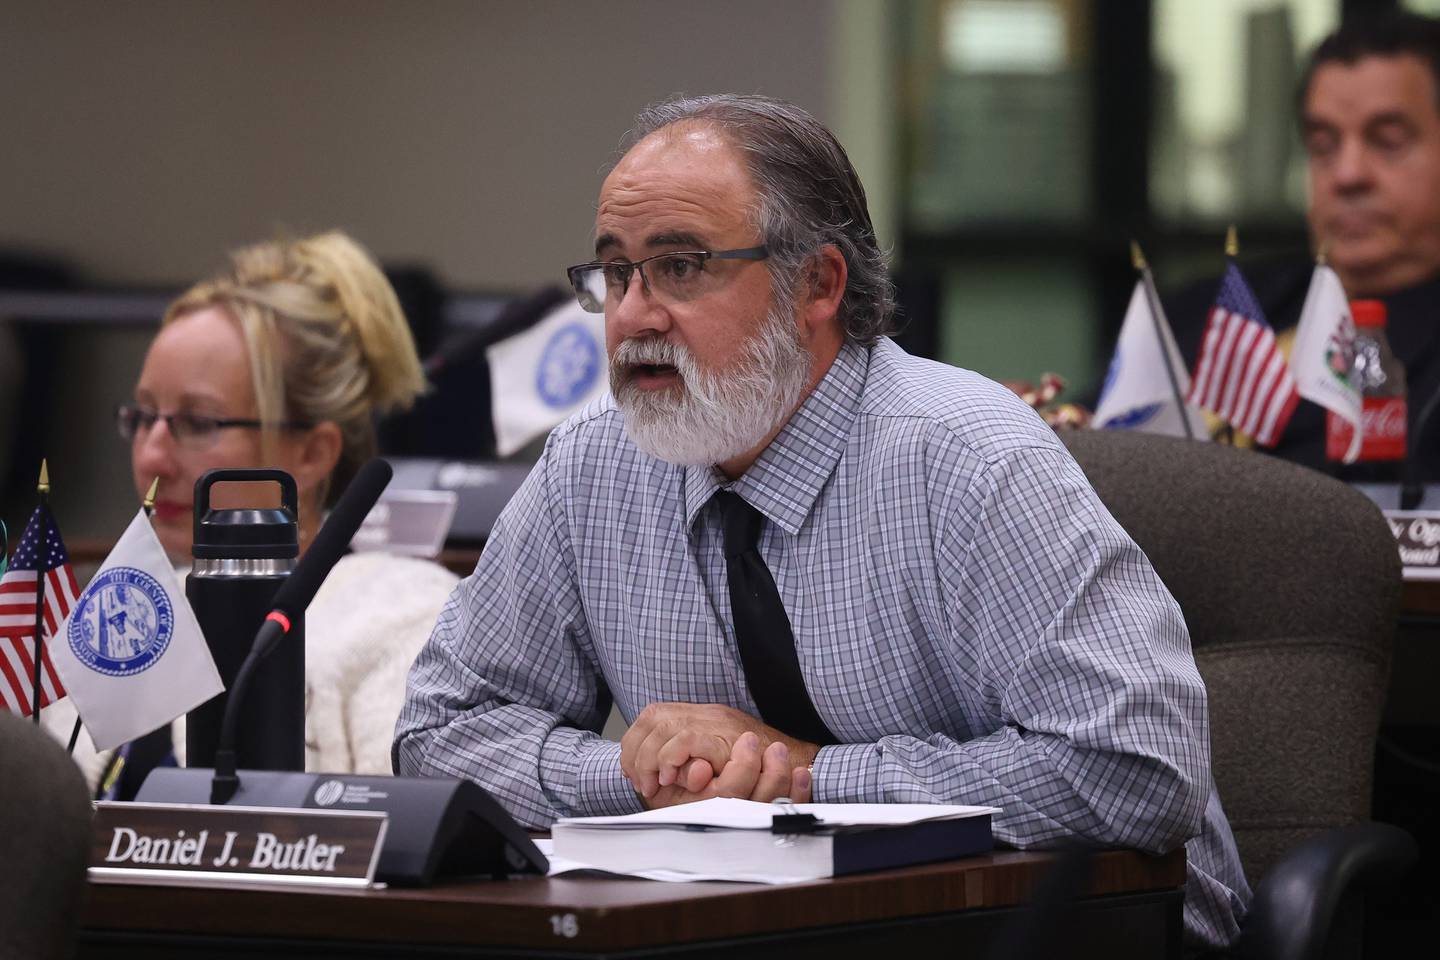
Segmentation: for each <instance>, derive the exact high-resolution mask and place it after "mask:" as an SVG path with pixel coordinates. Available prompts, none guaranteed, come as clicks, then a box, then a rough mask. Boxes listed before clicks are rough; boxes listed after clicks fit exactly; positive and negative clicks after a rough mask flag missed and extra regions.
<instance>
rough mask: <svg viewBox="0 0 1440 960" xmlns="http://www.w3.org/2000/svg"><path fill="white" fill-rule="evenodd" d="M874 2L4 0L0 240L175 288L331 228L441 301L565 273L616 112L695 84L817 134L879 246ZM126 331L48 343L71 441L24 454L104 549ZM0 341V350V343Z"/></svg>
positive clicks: (118, 506) (118, 484)
mask: <svg viewBox="0 0 1440 960" xmlns="http://www.w3.org/2000/svg"><path fill="white" fill-rule="evenodd" d="M884 10H885V8H884V5H883V4H881V3H878V2H875V0H724V2H716V0H703V2H694V0H603V2H590V0H583V2H582V0H472V2H459V0H244V2H241V0H234V2H211V0H148V2H140V0H88V2H76V0H0V250H4V249H6V248H11V249H15V248H19V249H27V250H33V251H38V252H42V253H48V254H52V255H55V256H58V257H62V258H64V259H66V260H68V261H70V262H72V263H73V264H74V265H76V266H77V267H79V268H80V270H81V271H82V273H83V275H84V276H86V277H87V278H88V279H90V280H91V281H93V282H96V283H105V284H117V285H122V286H132V285H160V286H179V285H182V284H184V283H186V282H188V281H189V280H192V279H193V278H195V277H196V276H197V275H200V274H202V273H204V272H208V271H209V270H210V269H212V268H213V267H214V266H215V265H216V264H218V263H219V261H220V258H221V256H222V253H223V251H224V250H226V249H227V248H229V247H233V246H235V245H238V244H241V243H245V242H248V241H251V240H253V239H256V238H259V237H263V236H266V235H269V234H270V233H272V232H273V231H274V230H275V229H277V228H280V227H284V228H288V229H290V230H291V231H297V232H298V231H306V230H314V229H322V228H326V227H330V226H340V227H343V228H345V229H348V230H350V231H352V232H353V233H354V234H355V235H356V236H357V237H359V238H360V239H361V240H362V241H364V242H365V243H366V244H368V245H369V246H370V247H371V248H372V249H373V250H374V251H375V252H376V253H377V254H378V255H379V256H380V257H381V258H382V259H383V260H385V261H387V262H389V263H393V264H401V263H415V264H426V265H429V266H430V267H432V268H433V269H434V270H435V271H436V272H437V274H438V276H439V277H440V279H441V281H442V282H444V283H446V284H448V285H449V286H450V287H451V288H452V289H457V290H486V289H489V290H519V289H524V288H526V287H530V286H533V285H536V284H540V283H544V282H556V281H561V280H563V274H562V272H561V271H562V269H563V267H564V265H566V264H568V263H573V262H575V261H577V260H580V259H583V258H584V257H585V256H586V254H587V252H588V246H589V243H588V241H589V233H590V226H591V220H592V217H593V212H594V203H595V195H596V192H597V189H598V187H599V184H600V180H601V179H602V177H603V170H604V168H605V167H606V165H607V164H608V163H609V162H610V161H611V160H612V159H613V157H614V153H615V149H616V146H617V143H618V141H619V138H620V135H621V133H622V132H623V131H624V130H625V128H626V127H627V126H628V125H629V122H630V120H631V118H632V117H633V115H634V112H635V111H636V110H637V109H638V108H639V107H640V106H642V105H644V104H645V103H648V102H651V101H654V100H656V99H659V98H662V97H665V96H667V95H669V94H672V93H676V92H689V93H699V92H714V91H736V92H756V93H766V94H771V95H774V96H779V97H784V98H787V99H791V100H795V101H797V102H799V103H801V104H803V105H805V106H806V107H808V108H810V109H811V110H812V111H813V112H815V113H816V114H817V115H818V116H819V117H820V118H821V119H822V120H824V121H826V122H828V123H830V124H831V125H832V126H833V127H834V128H835V130H836V132H837V133H838V134H839V135H840V137H841V139H842V140H843V141H844V142H845V144H846V146H847V148H848V149H849V151H850V153H851V156H852V157H853V158H854V161H855V163H856V166H857V168H858V169H859V171H860V173H861V176H862V177H863V178H864V179H865V181H866V184H867V187H868V189H869V193H870V197H871V205H872V208H873V212H874V214H875V218H876V224H877V227H878V229H879V232H880V236H881V239H882V241H885V240H887V238H888V237H890V236H893V232H892V230H891V224H892V223H893V216H892V215H891V214H890V211H891V209H892V206H893V205H892V204H891V203H890V195H891V191H890V186H891V181H892V179H893V178H892V176H891V169H892V165H893V161H892V157H893V140H892V138H893V133H892V128H891V122H890V117H891V114H892V111H891V110H890V106H889V104H890V103H891V97H890V90H891V87H890V85H889V83H888V74H887V59H886V58H887V54H888V48H887V47H886V39H885V38H886V30H885V26H886V18H885V12H884ZM0 322H3V320H0ZM3 332H4V331H0V333H3ZM148 337H149V334H148V332H147V331H145V330H142V329H135V328H129V329H114V328H108V329H107V328H99V327H93V326H82V327H74V328H68V329H67V332H66V334H65V337H64V340H63V344H62V345H61V356H62V360H61V366H62V370H61V375H60V377H59V378H57V379H58V380H59V381H63V382H58V383H52V384H49V385H48V386H49V388H50V389H49V390H48V392H49V393H50V398H49V399H47V400H45V401H43V402H46V403H49V404H51V405H52V407H53V409H52V422H55V423H64V424H68V425H70V427H69V428H68V429H66V430H64V431H56V434H57V435H56V436H54V437H53V438H52V439H51V442H50V443H49V444H48V445H47V451H46V452H47V454H48V455H49V457H50V462H51V466H52V470H54V471H55V473H56V476H57V483H56V488H55V502H56V509H57V513H58V514H59V515H60V516H61V518H62V523H63V524H64V529H65V530H66V531H67V536H72V537H74V536H96V537H106V536H113V535H115V534H116V533H118V531H119V530H120V529H121V528H122V527H123V525H124V522H125V520H126V519H127V518H128V517H129V515H130V513H131V511H133V509H134V496H133V494H131V492H130V490H129V487H130V481H129V470H128V456H127V451H126V448H125V447H124V445H123V444H121V443H120V441H119V440H118V439H117V438H115V437H114V436H113V428H112V426H111V423H110V411H111V410H112V409H113V405H114V404H115V403H117V402H120V401H121V400H124V399H126V398H127V397H128V396H129V394H130V391H131V387H132V384H133V382H134V377H135V375H136V372H137V371H138V369H139V366H140V361H141V358H142V357H143V353H144V348H145V345H146V342H147V340H148ZM9 343H11V341H9V340H8V339H7V338H5V337H0V351H4V350H6V349H7V344H9ZM12 349H13V347H12ZM7 359H8V358H5V357H0V361H5V360H7ZM6 366H7V364H6V363H4V362H0V369H4V368H5V367H6ZM13 385H14V384H13V381H11V386H12V387H13ZM3 386H4V384H0V387H3ZM42 389H43V388H42ZM37 402H42V401H39V400H37V394H36V392H35V390H34V389H32V388H30V387H26V388H24V389H23V390H21V391H16V392H7V391H6V390H4V389H0V421H7V420H13V418H16V417H19V416H24V415H26V408H27V405H30V404H34V403H37ZM6 408H8V409H6ZM5 426H8V423H5V422H0V435H3V434H4V433H5V430H4V429H3V427H5ZM5 453H6V451H4V450H3V449H0V457H3V456H4V455H5ZM3 466H4V464H0V467H3ZM15 516H18V514H16V515H15ZM6 518H7V519H11V520H13V519H14V517H13V516H12V515H11V513H10V512H7V513H6Z"/></svg>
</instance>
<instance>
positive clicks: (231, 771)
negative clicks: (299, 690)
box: [210, 614, 286, 804]
mask: <svg viewBox="0 0 1440 960" xmlns="http://www.w3.org/2000/svg"><path fill="white" fill-rule="evenodd" d="M274 617H275V615H274V614H271V615H270V616H269V617H267V618H266V620H265V622H264V623H263V624H261V625H260V629H259V630H258V631H256V633H255V642H254V644H252V645H251V647H250V652H249V653H248V654H246V655H245V659H244V660H243V661H242V662H241V663H240V669H239V670H238V671H236V673H235V682H234V683H233V684H232V685H231V687H230V699H229V700H228V701H227V702H226V704H225V716H224V718H223V719H222V720H221V721H220V742H219V745H218V746H217V747H216V748H215V777H214V779H213V780H211V781H210V802H211V803H212V804H224V803H229V802H230V798H231V797H233V796H235V791H237V790H239V789H240V777H239V775H238V773H237V772H236V766H237V760H236V758H235V736H236V733H237V730H236V727H237V726H238V725H239V721H240V710H239V709H238V707H237V705H238V704H240V703H243V702H244V700H245V690H246V688H247V687H249V686H250V678H251V677H252V676H253V675H254V674H255V669H256V668H257V667H259V666H260V661H261V660H264V659H265V657H266V656H267V655H268V654H269V653H270V651H271V650H274V649H275V647H276V646H277V645H278V644H279V642H280V639H281V638H282V637H284V636H285V632H286V631H285V625H284V624H282V623H281V622H280V621H279V620H276V619H274Z"/></svg>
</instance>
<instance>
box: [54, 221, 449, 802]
mask: <svg viewBox="0 0 1440 960" xmlns="http://www.w3.org/2000/svg"><path fill="white" fill-rule="evenodd" d="M424 388H425V381H424V377H423V376H422V374H421V370H420V361H419V359H418V358H417V356H416V353H415V344H414V341H413V339H412V338H411V335H410V329H409V326H408V325H407V323H406V322H405V317H404V315H403V313H402V312H401V310H400V305H399V303H398V301H397V300H396V298H395V293H394V291H393V290H392V289H391V288H390V284H389V283H388V282H387V281H386V279H385V277H384V275H383V274H382V273H381V272H380V269H379V268H378V267H377V266H376V264H375V262H374V260H373V259H372V258H371V257H370V256H369V255H368V254H367V253H366V252H365V250H364V249H362V248H361V247H360V246H359V245H358V244H357V243H356V242H355V241H354V240H352V239H350V238H349V237H348V236H346V235H345V234H343V233H339V232H330V233H323V234H320V235H318V236H313V237H308V238H305V239H302V240H294V241H273V242H269V243H260V244H256V245H254V246H250V247H246V248H244V249H241V250H237V251H235V252H234V253H232V254H231V256H230V263H229V266H228V267H227V268H226V269H225V270H223V271H221V272H220V273H218V274H216V275H215V276H213V277H211V278H209V279H207V280H203V281H201V282H200V283H198V284H196V285H195V286H193V287H192V288H190V290H189V291H187V292H186V293H185V294H183V295H182V296H181V297H180V298H179V299H178V300H176V301H175V302H174V303H173V304H172V305H171V306H170V308H169V309H168V310H167V311H166V313H165V317H164V320H163V322H162V326H161V329H160V332H159V334H157V335H156V337H155V340H154V341H153V342H152V343H151V345H150V348H149V351H148V353H147V354H146V356H145V364H144V367H143V368H142V369H141V371H140V379H139V381H138V382H137V383H136V385H135V395H134V401H133V402H132V403H129V404H126V405H124V406H122V407H121V408H120V410H119V411H118V425H119V430H120V433H121V435H122V436H123V437H125V438H126V439H128V440H129V441H130V444H131V447H130V458H131V467H132V472H133V475H134V482H135V489H136V491H137V492H138V493H140V494H141V495H143V494H144V492H145V491H146V490H147V489H148V488H149V486H150V482H151V481H152V480H154V479H155V478H156V477H159V478H160V490H159V495H158V498H157V500H156V503H155V512H154V515H153V522H154V525H155V531H156V533H157V534H158V536H159V538H160V542H161V543H162V544H163V545H164V547H165V549H166V551H167V552H168V553H169V554H170V555H171V558H172V559H173V560H175V561H176V562H177V563H188V562H189V560H190V538H191V523H192V519H191V518H192V515H191V508H192V504H191V498H192V494H193V491H194V487H195V480H196V478H198V477H199V476H200V475H201V474H202V473H204V472H205V471H206V470H209V469H211V468H214V467H256V466H272V467H279V468H280V469H282V470H285V471H287V472H289V473H290V474H291V475H293V476H294V477H295V481H296V486H297V488H298V490H299V508H300V516H299V532H300V549H301V552H302V553H303V552H304V550H305V549H306V547H308V546H309V544H310V541H311V540H312V539H313V538H314V536H315V532H316V530H317V529H318V528H319V525H320V522H321V520H322V517H323V514H324V511H325V508H326V507H327V506H328V505H329V504H331V503H333V502H334V500H335V498H336V497H338V496H339V494H340V493H341V492H342V491H343V490H344V488H345V485H346V484H347V483H348V482H349V480H350V478H351V477H352V476H353V475H354V472H355V470H356V469H357V468H358V467H359V465H360V464H362V463H364V462H365V461H366V460H367V459H369V458H370V457H371V456H373V455H374V453H375V449H376V439H375V425H374V424H375V418H376V417H377V416H378V415H382V414H386V413H390V412H394V411H398V410H403V409H405V408H407V407H409V406H410V405H411V404H412V403H413V402H414V400H415V398H416V396H418V395H419V394H420V393H421V392H422V391H423V390H424ZM238 486H239V485H234V484H226V485H224V486H222V487H219V488H217V489H216V490H215V496H214V497H212V503H214V504H215V505H216V506H227V505H233V503H231V504H227V502H226V500H225V498H226V497H230V498H232V500H234V501H240V500H241V498H243V497H245V496H247V495H248V493H249V492H247V491H245V490H243V489H239V490H237V489H229V490H227V489H226V488H234V487H238ZM243 502H250V503H253V502H255V501H254V500H253V499H251V500H248V501H243ZM456 579H457V578H456V577H455V576H454V575H453V574H451V573H449V572H448V571H446V570H444V569H443V568H441V567H439V566H437V565H435V564H432V563H428V562H424V561H419V560H413V559H407V558H401V557H392V556H386V555H381V554H373V553H360V554H352V555H350V556H347V557H345V558H343V559H342V560H341V561H340V563H339V564H338V565H337V566H336V567H335V569H334V570H333V571H331V573H330V576H329V577H328V578H327V579H326V581H325V584H324V586H323V587H321V589H320V592H319V594H318V595H317V596H316V598H315V601H314V603H313V604H312V605H311V607H310V609H309V611H308V613H307V615H306V623H305V630H306V687H307V690H306V696H307V701H306V766H307V767H308V768H309V769H311V770H326V771H336V772H348V771H354V772H360V773H389V772H390V738H391V735H392V733H393V730H394V726H395V718H396V716H397V715H398V714H399V712H400V704H401V700H402V698H403V696H404V689H405V674H406V671H407V670H408V668H409V665H410V662H411V660H413V659H414V656H415V654H416V653H417V652H418V651H419V649H420V647H421V646H422V645H423V644H424V642H425V640H426V638H427V637H428V636H429V633H430V628H431V626H433V624H434V621H435V618H436V616H437V615H438V614H439V611H440V607H441V606H442V605H443V604H444V602H445V599H446V598H447V597H448V596H449V594H450V591H451V589H452V588H453V586H454V584H455V582H456ZM382 585H383V589H381V586H382ZM56 720H57V721H58V720H59V718H58V717H57V718H56ZM52 722H53V721H52ZM57 725H58V724H57ZM66 731H67V733H68V727H66ZM82 739H83V738H82ZM175 742H176V743H177V744H178V745H183V743H184V737H183V735H180V734H179V733H178V732H177V735H176V736H175ZM80 753H81V751H80V749H79V748H78V747H77V756H79V755H80ZM82 766H90V767H91V769H90V770H89V771H88V772H90V773H91V774H92V778H93V777H94V776H95V771H94V769H93V767H94V764H88V765H87V764H84V763H82Z"/></svg>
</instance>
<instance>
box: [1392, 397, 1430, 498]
mask: <svg viewBox="0 0 1440 960" xmlns="http://www.w3.org/2000/svg"><path fill="white" fill-rule="evenodd" d="M1437 408H1440V387H1437V388H1436V389H1435V392H1434V393H1432V394H1430V399H1428V400H1426V401H1425V406H1424V407H1422V408H1421V410H1420V415H1419V416H1418V417H1416V418H1415V432H1414V433H1413V434H1411V436H1410V452H1409V453H1408V454H1407V455H1406V457H1405V465H1404V467H1402V468H1401V474H1400V509H1401V510H1414V509H1415V508H1416V507H1418V506H1420V501H1421V500H1423V499H1424V497H1425V480H1424V477H1423V469H1424V468H1423V466H1422V465H1421V462H1420V456H1419V454H1420V450H1421V449H1422V448H1423V446H1424V443H1423V441H1424V440H1425V434H1426V433H1427V432H1428V431H1429V429H1430V421H1431V420H1433V419H1434V418H1435V410H1436V409H1437Z"/></svg>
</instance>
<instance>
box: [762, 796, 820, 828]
mask: <svg viewBox="0 0 1440 960" xmlns="http://www.w3.org/2000/svg"><path fill="white" fill-rule="evenodd" d="M774 803H775V804H776V805H777V806H779V807H780V809H781V810H784V811H785V812H784V813H777V814H775V815H774V816H773V817H771V818H770V832H771V833H775V834H780V835H782V836H786V837H794V836H799V835H800V834H802V833H818V832H819V831H820V828H821V827H822V826H824V823H823V822H822V821H821V820H820V819H819V818H818V817H816V816H815V814H813V813H801V812H800V811H798V810H796V809H795V804H793V803H791V802H790V798H789V797H778V798H776V799H775V801H774Z"/></svg>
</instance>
